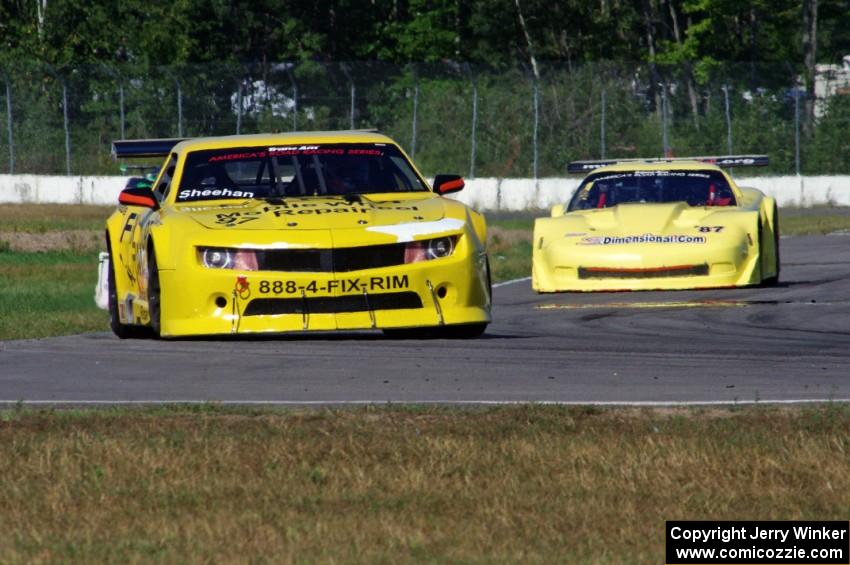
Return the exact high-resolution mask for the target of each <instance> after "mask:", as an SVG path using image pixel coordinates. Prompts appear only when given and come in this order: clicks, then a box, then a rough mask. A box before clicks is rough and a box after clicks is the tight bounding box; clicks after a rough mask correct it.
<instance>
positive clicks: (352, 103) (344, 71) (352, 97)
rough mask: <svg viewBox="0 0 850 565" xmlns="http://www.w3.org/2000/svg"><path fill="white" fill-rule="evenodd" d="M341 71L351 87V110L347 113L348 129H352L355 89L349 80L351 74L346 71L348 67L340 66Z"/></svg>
mask: <svg viewBox="0 0 850 565" xmlns="http://www.w3.org/2000/svg"><path fill="white" fill-rule="evenodd" d="M340 68H341V69H342V74H344V75H345V78H347V79H348V84H350V85H351V108H350V110H349V112H348V116H349V129H354V102H355V98H356V96H357V88H356V87H355V86H354V79H352V78H351V73H350V72H349V70H348V65H346V64H345V63H343V64H341V65H340Z"/></svg>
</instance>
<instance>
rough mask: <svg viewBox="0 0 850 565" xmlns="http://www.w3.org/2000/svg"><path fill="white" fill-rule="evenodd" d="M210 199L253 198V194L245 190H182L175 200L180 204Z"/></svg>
mask: <svg viewBox="0 0 850 565" xmlns="http://www.w3.org/2000/svg"><path fill="white" fill-rule="evenodd" d="M210 198H254V193H253V192H250V191H247V190H231V189H229V188H203V189H198V188H184V189H183V190H181V191H180V192H179V193H178V194H177V200H178V201H180V202H190V201H192V200H204V199H210Z"/></svg>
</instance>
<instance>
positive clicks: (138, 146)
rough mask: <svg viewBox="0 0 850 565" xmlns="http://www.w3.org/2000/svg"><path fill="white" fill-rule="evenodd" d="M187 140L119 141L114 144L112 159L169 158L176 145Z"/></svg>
mask: <svg viewBox="0 0 850 565" xmlns="http://www.w3.org/2000/svg"><path fill="white" fill-rule="evenodd" d="M186 139H189V138H186V137H182V138H172V139H119V140H115V141H113V142H112V157H113V158H114V159H142V158H147V157H167V156H168V154H169V153H171V150H172V149H174V146H175V145H177V144H178V143H180V142H181V141H185V140H186Z"/></svg>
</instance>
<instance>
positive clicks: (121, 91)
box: [118, 82, 127, 139]
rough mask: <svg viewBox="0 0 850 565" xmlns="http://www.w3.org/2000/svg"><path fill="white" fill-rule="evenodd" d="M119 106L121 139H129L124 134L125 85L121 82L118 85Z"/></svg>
mask: <svg viewBox="0 0 850 565" xmlns="http://www.w3.org/2000/svg"><path fill="white" fill-rule="evenodd" d="M118 104H119V105H120V107H121V139H127V136H126V134H125V132H124V123H125V120H124V83H123V82H120V83H119V84H118Z"/></svg>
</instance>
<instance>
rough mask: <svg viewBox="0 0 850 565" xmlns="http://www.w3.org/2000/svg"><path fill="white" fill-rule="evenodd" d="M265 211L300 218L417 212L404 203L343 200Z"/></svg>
mask: <svg viewBox="0 0 850 565" xmlns="http://www.w3.org/2000/svg"><path fill="white" fill-rule="evenodd" d="M266 210H268V211H271V212H272V213H273V214H274V215H275V216H277V217H280V216H300V215H307V214H312V215H322V214H368V213H369V212H372V211H375V210H396V211H417V210H419V208H418V207H417V206H405V205H404V202H401V201H399V200H391V201H386V202H380V203H374V202H347V201H345V200H338V201H334V200H331V201H327V202H284V203H283V204H278V205H276V206H269V207H268V208H266Z"/></svg>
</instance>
